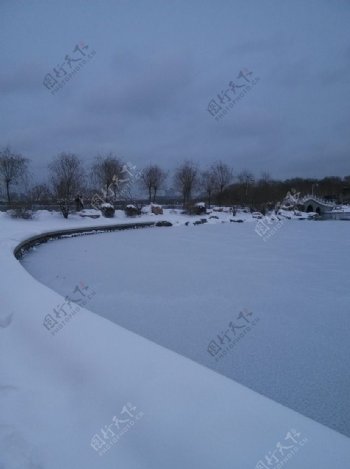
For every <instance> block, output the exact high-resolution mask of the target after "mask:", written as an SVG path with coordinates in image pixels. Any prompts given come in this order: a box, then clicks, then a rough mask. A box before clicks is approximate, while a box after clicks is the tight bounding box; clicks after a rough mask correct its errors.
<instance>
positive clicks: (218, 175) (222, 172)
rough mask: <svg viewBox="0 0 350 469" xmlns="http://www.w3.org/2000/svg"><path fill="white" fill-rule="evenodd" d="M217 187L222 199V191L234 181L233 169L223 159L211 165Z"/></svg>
mask: <svg viewBox="0 0 350 469" xmlns="http://www.w3.org/2000/svg"><path fill="white" fill-rule="evenodd" d="M211 172H212V173H213V176H214V181H215V185H216V188H217V190H218V192H219V199H220V200H222V193H223V191H224V189H225V187H226V186H228V185H229V184H230V182H231V181H232V174H233V173H232V169H231V168H230V167H229V166H228V165H227V164H226V163H223V162H222V161H218V162H217V163H214V164H213V165H212V167H211Z"/></svg>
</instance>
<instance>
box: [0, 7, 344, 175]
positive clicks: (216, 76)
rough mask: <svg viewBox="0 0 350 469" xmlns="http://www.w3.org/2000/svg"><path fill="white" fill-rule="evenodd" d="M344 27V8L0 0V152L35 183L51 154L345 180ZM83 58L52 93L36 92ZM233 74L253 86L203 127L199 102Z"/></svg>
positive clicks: (206, 117)
mask: <svg viewBox="0 0 350 469" xmlns="http://www.w3.org/2000/svg"><path fill="white" fill-rule="evenodd" d="M349 26H350V1H349V0H315V1H313V0H293V1H292V0H290V1H287V0H284V1H281V0H264V1H261V0H254V1H250V0H243V1H241V0H231V1H225V0H216V1H215V0H213V1H206V0H198V1H195V0H184V1H175V0H173V1H170V0H162V1H161V0H159V1H156V0H143V1H136V0H129V1H126V0H114V1H112V0H100V1H98V0H94V1H78V0H69V1H64V0H60V1H49V0H44V1H35V0H31V1H30V0H25V1H16V0H0V47H1V58H2V60H1V68H0V100H1V114H0V146H1V147H3V146H6V145H10V146H11V147H12V149H13V150H14V151H16V152H20V153H22V154H23V155H25V156H27V157H28V158H30V159H31V160H32V171H34V172H35V174H36V175H37V179H40V178H41V177H43V175H44V169H45V168H46V167H47V164H48V162H49V161H51V159H52V157H53V156H54V155H56V154H57V153H59V152H62V151H69V152H75V153H77V154H78V155H79V156H81V157H82V158H83V159H84V160H85V161H86V163H87V164H89V163H90V162H91V161H92V158H93V157H94V156H95V155H96V154H98V153H103V152H109V151H113V152H115V153H116V154H117V155H119V156H120V157H121V158H123V159H124V160H125V161H129V162H131V163H133V164H135V165H137V166H138V167H142V166H145V165H146V164H148V163H150V162H157V163H159V164H160V165H162V166H163V167H164V168H166V169H173V168H174V167H176V165H177V164H178V163H179V162H181V161H183V160H184V159H192V160H194V161H197V162H198V163H200V165H201V166H202V167H203V168H204V167H205V166H206V165H208V164H209V163H210V162H213V161H215V160H223V161H225V162H227V163H229V164H230V165H231V166H232V167H233V169H234V171H235V173H236V174H237V172H239V171H241V170H242V169H248V170H251V171H252V172H254V174H255V175H256V176H259V175H260V173H261V172H262V171H268V172H269V173H270V174H271V175H272V176H273V177H275V178H287V177H293V176H304V177H322V176H326V175H339V176H345V175H348V174H350V158H349V156H350V152H349V149H350V131H349V124H350V99H349V97H350V96H349V94H350V93H349V85H350V27H349ZM76 45H80V46H79V47H80V51H81V52H80V51H79V50H76V51H75V52H73V51H74V48H75V46H76ZM83 45H85V46H88V47H87V48H85V49H81V48H82V47H83ZM92 51H96V54H95V55H94V56H93V57H91V58H90V59H87V62H86V64H85V65H84V66H82V67H81V69H80V70H79V71H78V72H77V73H76V74H75V75H74V76H73V77H72V78H71V79H70V81H68V82H67V83H66V84H65V85H64V86H63V88H62V89H60V90H58V91H57V92H56V93H55V94H52V93H51V92H50V90H49V89H48V88H47V87H45V86H44V84H43V80H44V78H45V76H46V75H47V74H51V75H52V76H53V77H55V72H54V70H53V69H54V68H56V70H57V71H58V73H59V76H57V77H56V80H57V81H58V82H61V81H62V78H63V74H64V72H63V70H67V71H69V64H68V62H67V59H66V56H67V55H68V57H69V58H70V59H75V62H72V61H71V62H70V65H72V66H75V65H76V64H79V62H80V61H79V60H78V59H79V58H81V59H83V54H87V53H89V52H90V53H91V52H92ZM62 65H63V69H62V68H61V69H60V66H62ZM242 69H246V70H248V71H251V72H252V74H251V75H249V79H252V78H254V77H255V78H260V80H259V81H258V82H257V84H256V85H255V86H253V87H252V88H251V89H250V91H249V92H248V93H247V94H246V95H244V97H243V98H242V99H241V100H240V101H238V102H236V104H235V105H234V106H233V107H232V108H231V109H229V111H228V113H227V114H226V115H225V116H224V118H223V119H221V120H219V121H217V120H215V118H214V117H213V116H211V115H210V113H209V112H208V110H207V108H208V104H209V101H210V100H211V99H215V100H216V101H217V102H218V103H219V98H218V96H217V95H218V94H220V93H221V92H225V91H226V90H228V89H229V82H233V83H234V84H243V81H244V79H243V78H242V77H241V78H238V75H239V73H240V71H241V70H242ZM230 97H231V98H232V99H234V95H233V91H232V90H229V91H228V92H227V93H226V97H225V98H224V99H225V100H226V102H228V99H229V98H230Z"/></svg>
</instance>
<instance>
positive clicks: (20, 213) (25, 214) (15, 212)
mask: <svg viewBox="0 0 350 469" xmlns="http://www.w3.org/2000/svg"><path fill="white" fill-rule="evenodd" d="M7 213H8V214H9V215H10V217H11V218H21V219H22V220H32V219H33V211H32V210H28V209H27V208H24V207H18V208H15V209H12V210H8V211H7Z"/></svg>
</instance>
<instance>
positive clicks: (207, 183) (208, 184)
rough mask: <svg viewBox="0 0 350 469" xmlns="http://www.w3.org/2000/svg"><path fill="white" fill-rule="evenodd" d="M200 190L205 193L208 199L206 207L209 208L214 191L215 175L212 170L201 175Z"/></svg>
mask: <svg viewBox="0 0 350 469" xmlns="http://www.w3.org/2000/svg"><path fill="white" fill-rule="evenodd" d="M200 184H201V188H202V189H203V190H204V191H205V193H206V195H207V198H208V207H209V208H210V204H211V199H212V195H213V193H214V191H215V189H216V180H215V175H214V173H213V171H212V170H207V171H203V172H202V173H201V182H200Z"/></svg>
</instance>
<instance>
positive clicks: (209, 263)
mask: <svg viewBox="0 0 350 469" xmlns="http://www.w3.org/2000/svg"><path fill="white" fill-rule="evenodd" d="M349 253H350V223H348V222H341V221H339V222H336V221H322V222H310V221H290V222H288V221H287V222H285V224H284V225H283V226H282V227H281V228H280V230H279V231H278V232H277V233H276V234H275V235H274V236H272V237H271V238H270V239H269V240H268V241H267V242H264V241H263V240H262V239H261V238H260V237H259V236H258V235H257V234H256V233H255V232H254V225H253V224H252V223H242V224H236V223H231V224H218V225H201V226H198V227H193V226H189V227H185V226H179V227H174V228H157V229H143V230H131V231H126V232H114V233H105V234H98V235H91V236H83V237H78V238H69V239H62V240H57V241H52V242H48V243H47V244H44V245H42V246H40V247H39V248H37V249H35V250H33V251H31V252H30V253H29V254H27V255H26V256H25V257H24V258H23V260H22V264H23V266H24V267H25V268H26V269H27V270H28V271H29V272H30V273H31V274H32V275H33V276H34V277H36V278H37V279H38V280H39V281H40V282H42V283H43V284H45V285H47V286H49V287H50V288H52V289H54V290H55V291H57V292H58V293H60V294H61V295H62V296H64V297H66V296H67V295H68V296H69V297H71V298H74V297H75V296H76V294H77V293H75V294H73V290H74V289H75V287H76V285H78V284H79V283H82V284H84V285H86V286H88V287H89V289H91V290H94V291H95V292H96V294H95V295H94V296H93V297H92V298H91V299H89V300H88V303H87V305H86V307H87V308H88V309H90V310H91V311H94V312H95V313H97V314H99V315H100V316H103V317H105V318H107V319H109V320H111V321H113V322H115V323H117V324H119V325H121V326H123V327H125V328H127V329H130V330H132V331H134V332H135V333H137V334H140V335H142V336H144V337H147V338H148V339H150V340H152V341H154V342H157V343H158V344H161V345H163V346H165V347H168V348H170V349H172V350H174V351H176V352H178V353H180V354H182V355H185V356H187V357H189V358H191V359H193V360H195V361H196V362H198V363H200V364H202V365H205V366H207V367H209V368H212V369H214V370H216V371H217V372H218V373H221V374H224V375H226V376H228V377H229V378H231V379H234V380H236V381H238V382H240V383H242V384H244V385H246V386H248V387H250V388H252V389H253V390H255V391H257V392H259V393H261V394H264V395H265V396H268V397H270V398H272V399H274V400H275V401H278V402H280V403H282V404H283V405H286V406H288V407H290V408H292V409H294V410H297V411H299V412H301V413H302V414H304V415H306V416H309V417H311V418H312V419H314V420H316V421H318V422H320V423H323V424H325V425H327V426H329V427H331V428H334V429H335V430H337V431H339V432H342V433H344V434H346V435H348V436H350V373H349V369H350V357H349V355H350V350H349V344H350V340H349V339H350V288H349V286H350V285H349V278H350V275H349V273H350V272H349V270H350V269H349V265H350V264H349V259H350V256H349ZM79 298H81V296H80V297H79ZM79 314H80V316H79V320H84V318H83V316H82V315H81V313H79ZM66 327H69V325H67V326H66ZM62 333H64V332H62ZM92 346H93V344H92ZM127 356H128V350H125V355H124V356H122V357H106V360H109V361H110V363H111V366H113V361H116V360H127ZM218 399H220V396H218Z"/></svg>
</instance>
